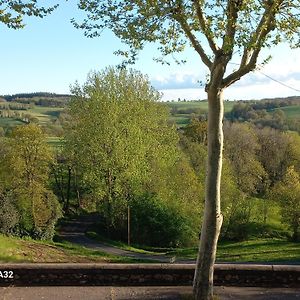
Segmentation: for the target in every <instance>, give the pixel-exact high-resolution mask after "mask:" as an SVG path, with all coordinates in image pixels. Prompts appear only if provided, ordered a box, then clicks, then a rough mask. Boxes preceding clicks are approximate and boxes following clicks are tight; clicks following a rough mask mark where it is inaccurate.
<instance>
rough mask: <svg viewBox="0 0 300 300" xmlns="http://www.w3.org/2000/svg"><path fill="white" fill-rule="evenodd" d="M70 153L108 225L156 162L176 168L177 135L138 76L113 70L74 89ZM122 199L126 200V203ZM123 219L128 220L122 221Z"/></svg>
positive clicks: (156, 96) (164, 110)
mask: <svg viewBox="0 0 300 300" xmlns="http://www.w3.org/2000/svg"><path fill="white" fill-rule="evenodd" d="M73 93H74V99H73V101H72V102H71V104H70V115H71V117H72V121H71V122H70V125H71V127H70V128H69V129H70V130H68V131H67V135H66V140H67V143H66V146H67V149H68V150H67V151H70V152H71V153H72V154H71V156H73V157H74V160H75V162H76V165H78V166H80V169H81V172H82V178H83V181H84V183H85V185H86V186H88V187H90V188H89V190H90V191H91V193H92V194H93V195H94V197H95V198H97V199H98V200H102V203H103V204H104V205H102V207H103V206H104V207H105V211H104V213H105V217H106V219H107V226H108V228H109V227H113V226H114V223H115V219H117V218H118V215H119V214H122V212H124V209H123V210H122V208H123V207H124V206H125V207H126V206H127V208H128V219H129V216H130V200H131V197H132V195H134V194H135V193H138V192H140V190H141V187H142V185H143V184H144V182H145V180H146V178H147V177H148V176H150V175H149V174H150V173H152V172H153V170H155V163H158V165H160V166H162V165H164V164H167V165H168V164H169V163H172V164H173V163H174V160H175V157H176V156H177V148H176V146H177V141H178V136H177V133H176V130H175V127H174V128H171V127H170V126H169V123H168V109H167V107H163V105H161V104H158V103H156V101H157V100H158V99H159V94H158V93H157V92H156V91H155V90H154V89H153V88H152V87H151V86H150V85H149V82H148V80H147V79H146V78H145V77H144V76H143V75H142V74H140V73H139V72H135V71H132V70H130V71H126V70H116V69H113V68H108V69H106V70H105V71H103V72H99V73H91V74H90V75H89V76H88V80H87V82H86V83H85V85H84V86H83V87H80V86H79V85H75V86H74V87H73ZM122 199H126V201H125V202H124V201H123V202H122ZM121 218H124V216H121Z"/></svg>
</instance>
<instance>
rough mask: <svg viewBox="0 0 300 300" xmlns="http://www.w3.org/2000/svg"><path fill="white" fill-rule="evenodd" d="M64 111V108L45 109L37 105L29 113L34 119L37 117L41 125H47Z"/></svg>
mask: <svg viewBox="0 0 300 300" xmlns="http://www.w3.org/2000/svg"><path fill="white" fill-rule="evenodd" d="M62 110H63V108H59V107H44V106H36V105H35V106H34V107H33V108H31V109H29V110H28V111H27V112H28V113H29V114H30V115H32V116H33V117H36V118H37V119H38V120H39V123H40V124H41V125H45V124H47V123H49V122H51V121H52V120H55V119H56V118H57V117H58V116H59V113H60V112H61V111H62Z"/></svg>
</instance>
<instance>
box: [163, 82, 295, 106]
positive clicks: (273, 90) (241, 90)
mask: <svg viewBox="0 0 300 300" xmlns="http://www.w3.org/2000/svg"><path fill="white" fill-rule="evenodd" d="M284 84H286V85H288V86H291V87H295V88H298V89H299V90H300V79H290V80H287V81H284ZM160 92H162V93H163V97H162V99H163V101H167V100H177V99H178V98H180V99H182V100H183V99H186V100H196V99H206V93H205V92H204V89H199V88H198V89H196V88H194V89H166V90H160ZM295 95H300V92H297V91H295V90H292V89H289V88H287V87H286V86H283V85H280V84H279V83H277V82H274V81H269V82H266V83H252V84H248V85H233V86H231V87H229V88H227V89H226V90H225V92H224V99H229V100H250V99H263V98H275V97H288V96H295Z"/></svg>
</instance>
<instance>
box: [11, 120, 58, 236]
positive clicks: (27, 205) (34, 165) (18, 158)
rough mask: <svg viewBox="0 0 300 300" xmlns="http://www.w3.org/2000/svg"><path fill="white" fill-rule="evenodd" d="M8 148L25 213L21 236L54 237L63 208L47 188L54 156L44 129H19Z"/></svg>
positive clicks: (20, 206) (15, 186) (15, 190)
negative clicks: (55, 226)
mask: <svg viewBox="0 0 300 300" xmlns="http://www.w3.org/2000/svg"><path fill="white" fill-rule="evenodd" d="M8 149H9V153H7V155H6V160H7V166H8V168H9V172H8V170H7V171H6V172H7V173H8V174H9V179H10V186H9V189H10V190H11V191H12V193H13V195H14V197H15V199H16V202H17V207H18V210H19V212H20V214H21V216H20V228H21V231H23V232H21V234H29V235H31V236H32V237H35V238H39V239H49V238H52V236H53V235H54V225H55V223H56V221H57V219H58V217H59V216H60V206H59V203H58V201H57V199H56V197H55V196H54V194H53V193H52V191H50V190H49V189H48V187H47V184H48V179H49V172H50V163H51V161H52V159H53V157H52V153H51V148H50V146H49V145H48V144H47V143H46V141H45V138H44V135H43V133H42V130H41V128H40V127H39V126H37V125H34V124H29V125H23V126H17V127H15V128H14V129H13V131H12V134H11V137H10V138H9V139H8Z"/></svg>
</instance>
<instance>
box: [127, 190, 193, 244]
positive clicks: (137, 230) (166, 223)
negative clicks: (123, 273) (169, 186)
mask: <svg viewBox="0 0 300 300" xmlns="http://www.w3.org/2000/svg"><path fill="white" fill-rule="evenodd" d="M194 235H195V234H193V231H192V227H191V225H190V224H189V219H188V217H187V216H182V215H180V213H179V212H178V211H177V209H176V208H175V207H172V206H169V205H168V204H167V203H165V202H163V201H162V200H161V199H159V198H158V197H156V196H154V195H151V194H145V195H142V196H140V197H137V198H135V199H134V200H133V201H132V202H131V239H132V241H133V242H134V243H137V244H140V245H151V246H160V247H176V246H179V245H183V244H187V243H188V242H190V241H191V239H193V238H194Z"/></svg>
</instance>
